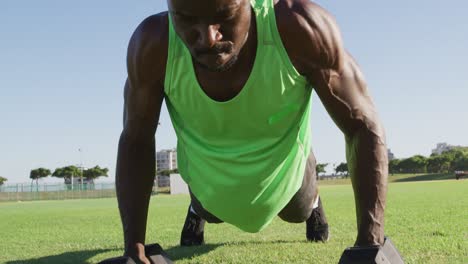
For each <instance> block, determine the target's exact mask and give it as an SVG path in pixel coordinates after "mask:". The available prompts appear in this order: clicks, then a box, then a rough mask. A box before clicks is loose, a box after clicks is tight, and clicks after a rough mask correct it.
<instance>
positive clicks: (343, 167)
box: [335, 162, 348, 177]
mask: <svg viewBox="0 0 468 264" xmlns="http://www.w3.org/2000/svg"><path fill="white" fill-rule="evenodd" d="M335 172H336V174H339V173H344V174H345V176H346V177H348V163H345V162H342V163H340V164H338V166H336V168H335Z"/></svg>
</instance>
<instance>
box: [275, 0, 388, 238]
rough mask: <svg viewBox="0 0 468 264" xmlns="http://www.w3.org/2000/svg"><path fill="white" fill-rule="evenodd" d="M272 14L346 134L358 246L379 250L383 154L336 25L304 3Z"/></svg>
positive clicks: (295, 1) (378, 128) (282, 4)
mask: <svg viewBox="0 0 468 264" xmlns="http://www.w3.org/2000/svg"><path fill="white" fill-rule="evenodd" d="M275 11H276V13H277V18H278V24H279V28H280V33H281V37H282V39H283V40H284V44H285V47H286V49H287V51H288V54H289V56H290V58H291V60H292V62H293V64H294V65H295V66H296V68H298V70H299V71H300V72H301V73H302V74H303V75H305V76H306V77H307V78H308V80H309V81H310V82H311V84H312V85H313V86H314V89H315V91H316V92H317V94H318V96H319V98H320V100H321V101H322V103H323V104H324V106H325V108H326V110H327V111H328V113H329V114H330V116H331V117H332V119H333V120H334V122H335V123H336V125H337V126H338V127H339V128H340V130H341V131H342V132H343V133H344V136H345V139H346V156H347V160H348V166H349V171H350V173H351V179H352V183H353V189H354V197H355V203H356V216H357V227H358V236H357V239H356V245H359V246H364V245H378V244H383V241H384V209H385V199H386V192H387V162H388V161H387V148H386V144H385V135H384V129H383V127H382V124H381V122H380V121H379V118H378V116H377V112H376V108H375V105H374V104H373V102H372V99H371V97H370V95H369V93H368V90H367V85H366V83H365V81H364V77H363V75H362V73H361V71H360V70H359V66H358V65H357V64H356V62H355V61H354V59H353V58H352V57H351V56H350V55H349V54H348V53H347V52H346V51H345V50H344V48H343V45H342V40H341V36H340V32H339V29H338V27H337V25H336V23H335V21H334V19H333V18H332V17H331V16H330V15H329V14H328V13H327V12H326V11H325V10H323V9H322V8H320V7H319V6H317V5H315V4H313V3H311V2H309V1H307V0H283V1H279V2H278V4H277V6H276V7H275Z"/></svg>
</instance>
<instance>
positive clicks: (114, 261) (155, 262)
mask: <svg viewBox="0 0 468 264" xmlns="http://www.w3.org/2000/svg"><path fill="white" fill-rule="evenodd" d="M145 254H146V257H147V258H148V259H149V260H150V261H151V263H152V264H172V261H171V260H170V259H169V257H168V256H167V254H166V252H164V250H163V249H162V247H161V246H160V245H159V244H151V245H146V246H145ZM98 264H137V262H136V261H135V260H133V259H132V258H130V257H117V258H110V259H105V260H103V261H101V262H99V263H98Z"/></svg>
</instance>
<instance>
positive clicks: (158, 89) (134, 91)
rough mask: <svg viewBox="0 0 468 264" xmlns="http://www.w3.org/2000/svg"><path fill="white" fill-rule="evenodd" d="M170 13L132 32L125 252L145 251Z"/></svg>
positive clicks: (123, 199)
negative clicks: (155, 136)
mask: <svg viewBox="0 0 468 264" xmlns="http://www.w3.org/2000/svg"><path fill="white" fill-rule="evenodd" d="M166 51H167V17H166V16H165V15H164V14H161V15H156V16H152V17H149V18H147V19H146V20H145V21H143V22H142V23H141V24H140V25H139V27H138V28H137V29H136V31H135V33H134V34H133V36H132V38H131V40H130V43H129V47H128V54H127V69H128V78H127V81H126V83H125V89H124V98H125V105H124V114H123V119H124V124H123V131H122V134H121V136H120V141H119V148H118V157H117V170H116V189H117V199H118V204H119V210H120V216H121V219H122V225H123V231H124V240H125V255H126V256H138V255H140V257H142V258H144V257H143V256H141V255H142V254H144V250H143V249H144V244H145V233H146V220H147V214H148V205H149V200H150V195H151V190H152V187H153V181H154V175H155V140H154V134H155V132H156V128H157V124H158V120H159V113H160V109H161V104H162V101H163V98H164V88H163V82H164V74H165V72H164V71H165V63H166V57H167V55H166V53H167V52H166Z"/></svg>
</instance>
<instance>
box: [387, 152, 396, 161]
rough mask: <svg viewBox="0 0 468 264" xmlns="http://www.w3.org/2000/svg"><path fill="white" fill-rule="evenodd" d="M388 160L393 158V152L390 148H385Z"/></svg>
mask: <svg viewBox="0 0 468 264" xmlns="http://www.w3.org/2000/svg"><path fill="white" fill-rule="evenodd" d="M387 155H388V160H394V159H395V154H393V152H392V150H391V149H387Z"/></svg>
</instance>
